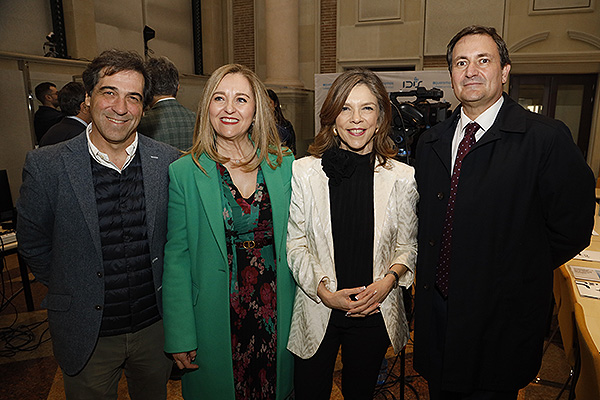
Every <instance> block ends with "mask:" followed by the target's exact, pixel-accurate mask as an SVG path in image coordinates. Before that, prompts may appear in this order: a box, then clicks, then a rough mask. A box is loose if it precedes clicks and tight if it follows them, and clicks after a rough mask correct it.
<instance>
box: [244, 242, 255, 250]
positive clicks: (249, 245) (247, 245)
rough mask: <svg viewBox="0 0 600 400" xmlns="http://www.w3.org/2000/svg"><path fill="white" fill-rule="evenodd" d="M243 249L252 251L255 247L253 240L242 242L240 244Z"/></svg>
mask: <svg viewBox="0 0 600 400" xmlns="http://www.w3.org/2000/svg"><path fill="white" fill-rule="evenodd" d="M242 246H244V248H245V249H253V248H255V247H256V242H255V241H254V240H244V242H243V243H242Z"/></svg>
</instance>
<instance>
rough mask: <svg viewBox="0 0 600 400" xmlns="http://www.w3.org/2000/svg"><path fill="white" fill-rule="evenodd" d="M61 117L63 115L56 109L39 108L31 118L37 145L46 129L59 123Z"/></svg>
mask: <svg viewBox="0 0 600 400" xmlns="http://www.w3.org/2000/svg"><path fill="white" fill-rule="evenodd" d="M63 117H64V115H63V114H62V113H61V112H60V111H58V110H57V109H56V108H52V107H48V106H40V108H38V110H37V111H36V112H35V115H34V116H33V127H34V129H35V137H36V138H37V142H38V143H39V142H40V140H42V136H44V134H45V133H46V132H47V131H48V129H50V127H51V126H53V125H55V124H57V123H58V122H60V120H61V119H63Z"/></svg>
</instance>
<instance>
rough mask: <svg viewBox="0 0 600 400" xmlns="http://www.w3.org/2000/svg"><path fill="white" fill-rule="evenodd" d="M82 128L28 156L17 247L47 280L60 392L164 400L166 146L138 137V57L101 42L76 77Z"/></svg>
mask: <svg viewBox="0 0 600 400" xmlns="http://www.w3.org/2000/svg"><path fill="white" fill-rule="evenodd" d="M83 81H84V86H85V89H86V100H85V102H86V105H87V106H88V107H90V112H91V115H92V123H91V124H90V125H89V126H88V128H87V130H86V131H85V134H82V135H79V136H77V137H75V138H73V139H71V140H68V141H66V142H62V143H59V144H57V145H55V146H48V147H45V148H42V149H38V150H33V151H31V152H29V153H28V154H27V158H26V161H25V166H24V168H23V185H22V187H21V195H20V198H19V201H18V203H17V208H18V212H19V218H18V223H17V230H18V233H17V237H18V241H19V251H20V252H21V254H22V255H23V257H24V258H25V260H26V261H27V263H28V265H29V267H30V268H31V271H32V272H33V274H34V275H35V277H36V279H37V280H39V281H40V282H42V283H43V284H44V285H46V286H47V287H48V295H47V296H46V298H45V299H44V301H43V302H42V306H44V307H46V308H47V309H48V323H49V325H50V333H51V335H52V343H53V348H54V355H55V357H56V359H57V361H58V363H59V365H60V367H61V369H62V371H63V376H64V381H65V392H66V395H67V398H68V399H80V398H114V399H116V398H117V386H118V381H119V378H120V377H121V374H122V372H123V371H124V372H125V374H126V376H127V380H128V388H129V394H130V396H131V398H132V399H165V398H166V382H167V381H168V378H169V374H170V370H171V366H172V362H171V361H170V360H169V359H168V358H167V357H166V356H165V355H164V353H163V351H162V348H163V341H164V336H163V328H162V319H161V313H162V303H161V289H162V284H161V280H162V268H163V246H164V244H165V242H166V219H167V217H166V215H167V190H168V189H167V188H168V165H169V164H170V163H171V162H172V161H174V160H175V159H176V158H177V156H178V151H177V150H176V149H174V148H172V147H171V146H168V145H166V144H163V143H159V142H156V141H154V140H152V139H149V138H147V137H144V136H142V135H138V134H137V131H136V128H137V125H138V123H139V121H140V118H141V116H142V110H143V106H144V101H146V100H148V99H149V97H148V92H149V86H150V85H149V79H148V76H147V74H146V71H145V68H144V62H143V60H142V58H141V57H140V56H139V55H137V54H135V53H132V52H124V51H116V50H108V51H105V52H103V53H102V54H100V55H99V56H98V57H97V58H95V59H94V60H93V61H92V62H91V64H90V65H89V66H88V68H87V69H86V70H85V71H84V73H83Z"/></svg>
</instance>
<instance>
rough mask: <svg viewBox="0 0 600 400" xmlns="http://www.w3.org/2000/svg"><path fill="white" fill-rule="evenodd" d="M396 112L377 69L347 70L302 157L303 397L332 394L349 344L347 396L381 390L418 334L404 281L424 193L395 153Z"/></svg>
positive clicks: (299, 353) (297, 344) (297, 238)
mask: <svg viewBox="0 0 600 400" xmlns="http://www.w3.org/2000/svg"><path fill="white" fill-rule="evenodd" d="M391 118H392V116H391V106H390V100H389V97H388V94H387V92H386V90H385V87H384V86H383V83H382V82H381V80H380V79H379V78H378V77H377V75H375V74H374V73H373V72H371V71H369V70H365V69H355V70H349V71H346V72H344V73H342V74H341V75H340V76H338V77H337V78H336V80H335V81H334V82H333V84H332V86H331V88H330V89H329V92H328V94H327V97H326V99H325V101H324V103H323V106H322V108H321V112H320V120H321V129H320V131H319V134H318V135H317V136H316V137H315V141H314V143H313V144H312V145H311V146H310V147H309V149H308V151H309V153H310V154H311V156H309V157H305V158H302V159H300V160H297V161H295V162H294V164H293V166H292V199H291V205H290V218H289V224H288V238H287V250H288V263H289V265H290V268H291V270H292V272H293V275H294V278H295V280H296V283H297V284H298V288H297V290H296V297H295V302H294V313H293V316H292V327H291V330H290V338H289V343H288V349H289V350H290V351H291V352H292V353H294V354H295V365H294V367H295V378H294V386H295V393H296V399H298V400H304V399H306V400H309V399H310V400H315V399H323V400H325V399H329V397H330V394H331V386H332V382H333V370H334V365H335V361H336V356H337V354H338V350H339V348H340V345H341V348H342V364H343V368H342V394H343V395H344V398H345V399H348V400H350V399H370V398H372V397H373V392H374V389H375V384H376V381H377V375H378V372H379V369H380V366H381V363H382V360H383V357H384V355H385V353H386V351H387V349H388V347H389V344H390V341H391V343H392V345H393V348H394V351H395V352H396V353H398V352H399V351H400V350H402V348H403V347H404V345H405V344H406V342H407V340H408V336H409V330H408V323H407V319H406V315H405V311H404V304H403V297H402V290H401V287H404V288H408V287H410V286H411V285H412V282H413V277H414V271H415V261H416V256H417V216H416V203H417V200H418V194H417V188H416V183H415V178H414V170H413V168H412V167H410V166H408V165H405V164H403V163H400V162H398V161H396V160H394V159H392V157H393V156H394V155H395V154H396V150H395V148H394V144H393V142H392V140H391V139H390V137H389V131H390V126H391Z"/></svg>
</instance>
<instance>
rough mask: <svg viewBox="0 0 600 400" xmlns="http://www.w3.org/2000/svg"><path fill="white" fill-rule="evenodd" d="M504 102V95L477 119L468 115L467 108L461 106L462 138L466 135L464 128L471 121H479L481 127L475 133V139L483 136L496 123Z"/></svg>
mask: <svg viewBox="0 0 600 400" xmlns="http://www.w3.org/2000/svg"><path fill="white" fill-rule="evenodd" d="M502 104H504V96H500V98H499V99H498V100H496V102H495V103H494V104H492V105H491V106H490V107H489V108H488V109H487V110H485V111H484V112H482V113H481V114H479V116H478V117H477V118H475V121H473V120H471V118H469V117H467V115H466V114H465V109H464V108H463V107H461V108H460V130H461V132H463V133H462V135H461V138H462V136H463V135H464V129H465V128H466V127H467V124H468V123H469V122H477V123H478V124H479V126H480V127H481V129H479V131H477V134H475V140H479V139H480V138H481V136H483V134H484V133H485V132H487V131H488V130H489V129H490V128H491V127H492V125H494V121H496V117H497V116H498V112H499V111H500V108H501V107H502Z"/></svg>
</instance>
